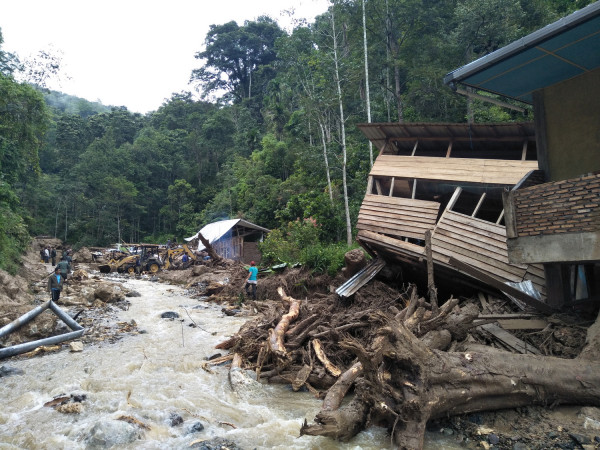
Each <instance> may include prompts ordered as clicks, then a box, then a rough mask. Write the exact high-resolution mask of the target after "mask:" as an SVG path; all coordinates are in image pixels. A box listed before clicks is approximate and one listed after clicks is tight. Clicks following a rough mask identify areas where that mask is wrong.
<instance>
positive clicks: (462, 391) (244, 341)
mask: <svg viewBox="0 0 600 450" xmlns="http://www.w3.org/2000/svg"><path fill="white" fill-rule="evenodd" d="M279 294H280V296H281V303H280V304H279V305H278V307H277V308H271V309H266V310H265V311H264V312H263V314H262V315H261V316H260V317H259V318H258V319H256V320H254V321H252V322H248V323H246V324H245V325H244V327H242V328H241V329H240V331H239V332H238V333H237V334H236V335H235V336H233V337H232V338H231V339H229V340H227V341H225V342H222V343H221V344H219V345H218V346H217V348H221V349H229V350H231V351H232V352H234V353H237V355H238V356H236V358H239V359H237V361H238V365H243V366H244V367H245V368H247V369H253V370H255V371H256V372H257V376H258V377H259V378H258V379H263V380H268V381H269V382H284V383H289V384H291V386H292V388H293V389H294V390H299V389H301V388H303V387H304V388H306V389H308V390H309V391H310V392H312V393H313V394H314V395H316V396H318V397H319V398H323V405H322V409H321V411H320V412H319V414H318V415H317V416H316V418H315V422H314V423H311V424H308V423H307V422H306V421H305V423H304V425H303V426H302V428H301V430H300V433H301V434H305V435H322V436H329V437H332V438H334V439H338V440H341V441H347V440H349V439H351V438H352V437H353V436H355V435H356V434H357V433H359V432H360V431H361V430H363V429H365V428H367V427H369V426H370V425H371V424H376V425H379V426H387V427H388V429H389V430H390V433H391V435H392V438H393V441H394V443H395V445H396V446H397V447H398V448H406V449H418V448H422V446H423V439H424V432H425V425H426V423H427V421H428V420H430V419H434V418H439V417H443V416H447V415H455V414H461V413H467V412H475V411H482V410H495V409H501V408H514V407H519V406H525V405H533V404H551V403H553V404H558V403H569V404H581V405H590V406H597V405H600V362H598V358H597V356H598V348H600V338H599V335H600V333H598V329H600V326H598V325H595V326H592V327H591V328H590V330H589V332H588V344H587V346H586V348H585V349H584V351H583V352H582V353H581V354H580V356H579V357H578V358H576V359H574V360H569V359H561V358H555V357H544V356H540V355H535V354H514V353H511V352H508V351H501V350H498V349H493V350H494V351H493V352H487V351H485V349H484V348H483V347H484V346H481V345H478V346H477V347H476V351H470V350H469V349H468V347H464V349H463V351H454V350H455V348H456V347H455V346H453V348H452V350H453V351H447V350H448V349H449V348H450V345H451V343H453V342H459V341H464V340H465V337H466V336H467V335H468V333H469V332H470V330H472V329H473V328H474V327H476V326H478V324H479V323H480V321H478V320H477V319H478V317H479V308H478V307H477V305H476V304H474V303H467V304H466V305H462V306H461V305H460V304H459V301H458V299H455V298H450V299H449V300H447V301H446V302H445V303H443V304H441V305H439V306H438V304H437V294H436V292H434V291H433V290H430V298H429V301H427V300H425V299H424V298H419V296H418V295H417V290H416V288H414V287H413V288H411V289H410V290H409V291H408V292H407V293H406V294H407V295H405V296H406V297H408V298H397V299H395V300H394V301H387V300H386V301H380V302H379V303H377V302H375V303H376V304H373V305H370V307H369V306H366V305H364V304H363V305H353V304H351V303H350V304H347V305H342V304H341V303H340V302H341V301H342V300H341V299H337V298H336V297H335V296H331V297H321V298H315V299H311V301H309V300H298V299H294V298H292V297H290V296H288V295H287V294H286V293H285V292H284V290H283V289H282V288H280V289H279ZM405 305H406V306H405ZM240 361H241V362H240ZM351 388H353V398H352V400H351V401H350V402H348V403H346V404H345V405H344V406H343V407H341V406H340V405H341V404H342V400H343V399H344V397H345V396H346V395H347V394H348V393H349V392H350V391H351Z"/></svg>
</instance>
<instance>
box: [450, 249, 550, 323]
mask: <svg viewBox="0 0 600 450" xmlns="http://www.w3.org/2000/svg"><path fill="white" fill-rule="evenodd" d="M449 264H450V265H451V266H454V267H456V268H457V269H458V270H460V271H462V272H465V273H467V274H469V275H471V276H472V277H473V278H475V279H477V280H479V281H481V282H483V283H486V284H489V285H490V286H492V287H495V288H496V289H498V290H500V291H502V292H504V293H506V294H508V295H511V296H513V297H515V298H516V299H518V300H520V301H522V302H523V303H525V304H526V305H528V306H531V307H532V308H535V309H537V310H538V311H540V312H543V313H544V314H552V313H553V312H554V309H553V308H552V307H550V306H548V305H547V304H545V303H543V302H541V301H539V300H537V299H535V298H533V297H531V296H529V295H527V294H525V293H524V292H523V291H521V290H519V289H517V288H515V287H512V286H510V285H508V284H505V283H503V282H502V281H500V280H498V279H496V278H494V277H492V276H491V275H488V274H486V273H484V272H482V271H481V270H479V269H476V268H475V267H473V266H471V265H469V264H467V263H465V262H463V261H460V260H458V259H456V258H454V257H453V256H451V257H450V259H449Z"/></svg>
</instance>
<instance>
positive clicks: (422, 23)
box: [0, 0, 590, 270]
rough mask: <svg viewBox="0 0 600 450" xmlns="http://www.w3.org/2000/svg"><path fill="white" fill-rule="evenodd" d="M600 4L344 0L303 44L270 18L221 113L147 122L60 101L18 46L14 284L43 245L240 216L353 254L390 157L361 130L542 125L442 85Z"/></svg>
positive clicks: (4, 197)
mask: <svg viewBox="0 0 600 450" xmlns="http://www.w3.org/2000/svg"><path fill="white" fill-rule="evenodd" d="M587 3H590V2H589V1H574V0H571V1H569V0H546V1H544V0H520V1H519V0H447V1H446V0H444V1H438V0H368V1H366V0H365V1H364V2H363V1H360V0H348V1H339V0H336V1H335V2H333V3H332V6H330V9H329V11H328V12H327V13H326V14H324V15H322V16H320V17H317V18H316V21H315V23H314V24H310V25H309V24H298V26H297V27H296V28H295V29H294V30H293V32H291V33H289V34H288V33H286V32H285V31H284V30H282V29H281V28H280V27H279V26H278V25H277V23H276V22H274V21H273V20H271V19H269V18H267V17H260V18H257V19H256V20H254V21H249V22H246V23H244V24H241V25H240V24H236V23H235V22H229V23H225V24H216V25H213V26H212V27H211V29H210V31H209V33H208V34H207V36H206V37H205V46H204V47H203V48H202V49H198V53H197V54H196V58H197V61H198V64H197V69H196V70H194V72H193V73H192V74H191V78H190V80H191V84H190V90H191V91H193V90H194V89H195V90H197V92H199V93H200V94H202V98H203V100H200V101H199V100H196V99H195V98H196V97H195V96H193V95H192V94H191V93H186V92H183V93H177V94H174V95H173V96H172V98H171V99H169V100H168V101H165V102H164V103H163V105H162V106H161V107H160V108H158V110H157V111H155V112H152V113H149V114H146V115H141V114H138V113H132V112H130V111H128V110H127V109H126V108H125V107H112V108H111V109H110V110H107V109H103V108H102V105H99V104H94V103H91V102H87V101H85V100H82V99H76V98H68V97H67V96H63V95H61V94H60V93H48V92H45V95H46V101H44V92H43V90H40V89H39V88H35V87H33V86H31V85H29V84H26V83H18V82H16V81H15V80H14V78H13V73H14V71H15V70H18V66H19V64H18V60H17V59H16V58H15V57H14V56H13V55H10V54H8V53H6V52H3V51H2V47H1V44H2V38H1V35H0V164H1V166H0V169H1V175H0V268H4V269H9V270H10V269H14V267H15V262H16V260H17V256H18V254H19V252H20V251H21V250H22V249H23V248H24V246H25V245H26V242H27V240H28V237H29V236H30V235H40V234H44V235H51V236H56V237H59V238H61V239H63V240H65V241H66V242H68V243H69V244H71V245H72V246H74V247H79V246H82V245H88V246H90V245H107V244H111V243H114V242H117V241H129V242H139V241H147V242H165V241H166V240H167V238H171V239H173V238H174V237H175V238H176V239H177V240H178V241H181V239H182V238H183V237H185V236H189V235H191V234H193V233H195V232H196V231H197V230H198V229H199V228H200V227H201V226H203V225H204V224H206V223H208V222H210V221H213V220H216V219H223V218H235V217H243V218H245V219H246V220H249V221H251V222H254V223H257V224H259V225H261V226H264V227H267V228H272V229H275V228H282V229H285V230H289V231H294V229H297V228H298V225H294V223H296V224H300V225H302V224H308V225H307V226H309V227H312V228H314V230H312V231H313V232H314V233H313V234H314V236H313V234H310V233H309V235H310V236H312V237H311V239H315V240H318V241H319V242H321V243H323V244H329V243H336V242H344V243H345V242H347V241H348V239H349V238H350V239H351V237H352V236H351V232H352V229H351V227H352V226H354V225H355V222H356V215H357V212H358V208H359V205H360V202H361V200H362V197H363V195H364V192H365V186H366V178H367V173H368V171H369V167H370V164H371V161H372V158H373V157H374V156H372V155H371V154H370V152H371V150H370V148H369V144H368V142H367V140H366V139H365V138H364V137H363V136H362V135H361V134H360V133H359V132H358V131H357V129H356V127H355V124H356V123H361V122H367V121H368V118H369V117H370V118H371V121H373V122H388V121H389V122H392V121H405V122H419V121H424V122H465V121H468V120H471V121H475V122H493V121H520V120H531V117H529V118H525V117H523V116H522V115H520V114H518V113H515V112H514V111H510V110H506V109H501V108H500V107H497V106H494V105H491V104H488V103H481V102H477V101H473V102H469V103H467V101H466V100H465V98H464V97H462V96H459V95H456V94H454V93H453V92H452V91H451V90H450V89H448V88H447V87H446V86H444V85H443V83H442V78H443V76H444V75H445V74H446V73H447V72H449V71H451V70H453V69H455V68H457V67H459V66H461V65H464V64H466V63H468V62H470V61H472V60H474V59H477V58H479V57H481V56H483V55H485V54H487V53H490V52H492V51H494V50H496V49H498V48H500V47H501V46H503V45H505V44H507V43H509V42H511V41H513V40H514V39H516V38H518V37H520V36H523V35H525V34H527V33H529V32H531V31H533V30H535V29H538V28H540V27H541V26H543V25H545V24H547V23H549V22H551V21H554V20H556V18H557V17H560V16H562V15H565V14H567V13H569V12H572V11H573V10H575V9H579V8H581V7H583V6H585V4H587ZM363 8H364V10H363ZM366 62H368V64H366ZM367 74H368V76H367ZM367 79H368V83H367V82H366V81H367ZM296 219H300V221H299V222H295V221H296ZM305 219H309V220H306V221H305ZM290 222H292V225H288V224H289V223H290ZM348 225H350V230H349V227H348ZM294 227H296V228H294ZM300 228H301V226H300ZM300 234H302V233H300ZM278 236H279V237H280V238H281V239H285V236H286V232H283V231H282V232H281V233H280V234H279V235H278Z"/></svg>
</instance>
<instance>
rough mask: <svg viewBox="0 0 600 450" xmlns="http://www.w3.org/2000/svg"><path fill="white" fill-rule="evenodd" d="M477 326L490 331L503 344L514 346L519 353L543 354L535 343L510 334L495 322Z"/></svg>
mask: <svg viewBox="0 0 600 450" xmlns="http://www.w3.org/2000/svg"><path fill="white" fill-rule="evenodd" d="M477 328H478V329H480V330H483V331H485V332H487V333H489V334H490V335H492V336H493V337H494V338H495V339H497V340H499V341H500V342H501V343H502V344H504V345H506V346H508V347H510V348H512V349H513V350H515V351H517V352H519V353H533V354H534V355H541V354H542V353H541V352H540V351H539V350H538V349H537V348H535V347H534V346H533V345H531V344H528V343H527V342H525V341H522V340H521V339H519V338H518V337H516V336H514V335H512V334H510V333H509V332H508V331H506V330H504V329H502V328H500V327H499V326H498V325H494V324H493V323H488V324H485V325H480V326H479V327H477Z"/></svg>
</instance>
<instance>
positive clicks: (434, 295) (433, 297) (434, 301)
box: [425, 230, 438, 315]
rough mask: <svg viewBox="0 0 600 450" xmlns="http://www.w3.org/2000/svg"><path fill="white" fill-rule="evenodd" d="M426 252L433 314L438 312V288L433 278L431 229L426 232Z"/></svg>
mask: <svg viewBox="0 0 600 450" xmlns="http://www.w3.org/2000/svg"><path fill="white" fill-rule="evenodd" d="M425 253H426V255H427V290H428V292H429V303H430V304H431V312H432V314H433V315H435V314H437V312H438V300H437V288H436V287H435V280H434V278H433V254H432V251H431V230H427V231H426V232H425Z"/></svg>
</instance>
